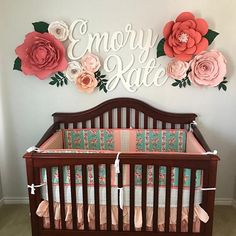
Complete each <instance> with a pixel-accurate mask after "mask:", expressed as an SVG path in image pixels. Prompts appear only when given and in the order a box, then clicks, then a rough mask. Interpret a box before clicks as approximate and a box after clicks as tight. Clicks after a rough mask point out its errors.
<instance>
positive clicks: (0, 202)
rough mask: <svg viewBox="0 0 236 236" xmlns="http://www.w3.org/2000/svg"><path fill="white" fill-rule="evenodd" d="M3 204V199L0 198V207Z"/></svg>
mask: <svg viewBox="0 0 236 236" xmlns="http://www.w3.org/2000/svg"><path fill="white" fill-rule="evenodd" d="M3 204H4V199H3V198H2V199H0V207H1V206H2V205H3Z"/></svg>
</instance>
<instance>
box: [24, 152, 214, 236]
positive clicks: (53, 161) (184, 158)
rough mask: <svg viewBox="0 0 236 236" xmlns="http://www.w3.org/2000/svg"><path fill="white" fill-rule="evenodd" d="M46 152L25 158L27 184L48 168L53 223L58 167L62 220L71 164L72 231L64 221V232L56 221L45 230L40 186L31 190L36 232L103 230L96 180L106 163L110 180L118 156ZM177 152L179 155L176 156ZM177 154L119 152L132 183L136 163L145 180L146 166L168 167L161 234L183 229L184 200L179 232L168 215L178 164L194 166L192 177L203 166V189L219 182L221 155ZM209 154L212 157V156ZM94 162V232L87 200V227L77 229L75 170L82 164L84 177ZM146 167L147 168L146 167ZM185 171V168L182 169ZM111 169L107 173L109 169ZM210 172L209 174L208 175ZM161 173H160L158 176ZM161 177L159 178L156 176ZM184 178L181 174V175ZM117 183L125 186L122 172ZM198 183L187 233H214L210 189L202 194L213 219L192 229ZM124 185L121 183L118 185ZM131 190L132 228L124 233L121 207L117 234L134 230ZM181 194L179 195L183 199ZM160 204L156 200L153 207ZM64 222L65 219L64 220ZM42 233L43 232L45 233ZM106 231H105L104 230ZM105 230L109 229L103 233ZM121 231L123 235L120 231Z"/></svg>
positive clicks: (193, 183) (84, 183)
mask: <svg viewBox="0 0 236 236" xmlns="http://www.w3.org/2000/svg"><path fill="white" fill-rule="evenodd" d="M89 155H90V156H89V158H88V154H44V153H28V154H26V155H25V156H24V157H25V159H26V164H27V177H28V184H29V185H31V184H32V183H33V184H35V185H37V184H40V174H39V172H40V169H41V168H46V169H47V177H48V178H47V181H48V182H47V185H48V194H49V213H50V222H54V220H53V215H54V213H53V191H52V182H51V181H50V180H51V174H50V172H51V171H50V170H51V168H52V167H58V171H59V185H60V204H61V216H62V219H65V212H64V211H63V209H64V207H65V199H64V198H63V180H62V176H63V173H62V167H63V166H65V165H67V166H69V167H70V170H71V172H70V178H71V197H72V212H73V230H71V231H68V230H66V226H65V223H63V224H62V231H61V230H60V232H59V230H55V225H54V223H51V226H50V230H43V227H42V221H41V219H40V218H39V217H37V215H36V214H35V212H36V209H37V207H38V204H39V203H40V201H41V197H40V191H39V190H38V189H37V190H36V194H35V195H32V194H31V191H30V189H29V198H30V209H31V220H32V232H33V235H34V236H36V235H49V234H50V232H51V233H52V234H51V235H54V233H55V232H57V234H56V233H55V235H64V234H63V233H62V232H63V230H64V231H65V232H67V233H68V234H65V235H74V234H73V232H74V233H75V232H77V233H85V232H86V235H96V232H97V233H99V231H100V226H99V224H100V222H99V217H97V216H99V214H100V212H99V204H98V203H99V182H98V181H96V179H97V180H98V177H99V176H98V175H99V171H98V168H99V165H100V164H105V165H106V174H107V179H109V171H108V170H109V169H110V167H111V165H113V164H114V160H115V157H116V155H115V154H89ZM176 155H177V156H176ZM176 155H167V154H164V155H163V154H148V157H147V155H146V154H143V153H139V154H132V153H127V154H126V153H122V154H121V155H120V165H121V169H122V165H126V164H128V165H130V173H131V177H130V181H131V183H130V186H133V184H132V183H133V181H134V177H132V174H133V172H134V166H135V165H142V169H143V172H142V175H143V176H144V178H143V179H146V176H147V173H146V172H145V169H146V167H147V165H153V166H154V168H155V169H156V170H158V168H159V167H160V166H165V167H166V168H167V169H166V173H167V176H166V181H167V182H166V198H167V199H166V205H165V209H166V211H167V213H166V216H165V222H166V223H165V231H164V232H158V228H157V227H156V226H155V225H153V230H154V231H156V232H155V233H156V234H157V235H158V234H159V233H160V234H161V235H166V236H167V235H176V236H177V235H181V229H180V219H181V217H180V209H181V208H182V203H181V200H178V207H177V209H178V210H177V214H178V216H177V229H176V232H174V233H173V232H172V234H171V232H170V231H169V217H170V186H171V168H173V167H177V168H179V169H180V173H182V172H183V168H189V169H191V173H192V176H194V174H195V172H196V170H198V169H201V170H203V171H204V174H203V176H204V179H203V187H204V188H210V187H211V188H215V184H216V167H217V161H218V157H217V156H214V155H207V156H205V155H204V156H203V155H181V154H176ZM209 157H210V158H209ZM91 164H92V165H94V179H95V183H94V185H95V219H96V222H95V224H96V228H95V231H92V232H91V231H89V228H88V219H87V215H86V214H85V212H87V211H86V209H88V202H86V200H85V201H84V202H83V206H84V216H83V218H84V230H82V231H81V230H78V229H77V225H76V216H77V213H76V199H75V197H74V196H75V171H74V167H75V165H82V172H83V176H86V167H87V165H91ZM143 167H145V168H143ZM181 170H182V171H181ZM107 171H108V172H107ZM209 173H210V174H209ZM158 176H159V175H158ZM156 178H158V177H156ZM156 178H155V179H154V194H155V196H154V199H156V198H157V199H158V179H156ZM179 178H180V179H181V178H183V176H182V177H181V174H180V176H179ZM118 183H119V184H120V185H122V175H120V174H119V176H118ZM82 185H83V189H87V182H86V181H84V180H83V183H82ZM193 185H194V186H195V180H194V178H192V181H191V187H190V205H189V207H190V209H192V210H191V211H190V213H189V217H190V222H189V232H188V233H189V234H188V235H211V233H212V232H211V230H212V223H213V209H214V196H215V193H214V191H209V192H204V193H203V202H202V207H203V208H204V209H205V210H206V211H207V213H208V214H209V217H210V220H209V222H208V223H207V224H203V223H202V224H201V233H193V231H192V222H193V207H194V195H193V194H194V187H193ZM119 187H122V186H119ZM106 188H107V189H108V190H110V188H111V186H110V183H109V182H107V183H106ZM146 188H147V185H146V183H145V182H142V189H145V190H146ZM179 188H180V189H181V188H183V186H181V185H180V186H179ZM130 191H131V193H130V209H131V213H130V223H131V225H130V231H129V232H124V231H123V219H122V211H121V210H119V211H118V214H119V217H118V219H119V229H118V232H117V231H112V234H113V233H114V234H117V235H122V234H129V235H132V234H130V233H132V232H133V233H134V232H135V231H134V221H133V216H134V192H132V191H134V188H132V187H131V190H130ZM145 192H146V191H142V202H146V198H147V196H146V193H145ZM87 194H88V193H87V192H86V191H83V199H87ZM180 197H182V196H181V194H180V195H179V197H178V198H179V199H180ZM106 199H107V206H108V208H107V217H108V219H107V220H108V221H107V222H109V224H111V215H110V214H109V212H110V211H111V196H110V194H109V191H108V192H107V196H106ZM155 204H157V203H156V202H155V201H154V206H155ZM142 212H143V213H142V216H143V220H144V221H143V222H145V219H146V218H145V217H146V204H143V205H142ZM157 218H158V215H157V213H156V214H155V213H154V214H153V219H155V220H156V219H157ZM62 222H63V221H62ZM109 230H111V225H110V226H107V231H109ZM42 232H43V233H42ZM102 233H103V232H102ZM104 233H106V232H104ZM119 233H120V234H119ZM135 233H138V234H140V235H146V234H149V235H151V234H152V233H151V232H147V231H146V227H144V225H143V227H142V231H141V232H135Z"/></svg>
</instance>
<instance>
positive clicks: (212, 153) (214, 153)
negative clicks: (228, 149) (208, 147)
mask: <svg viewBox="0 0 236 236" xmlns="http://www.w3.org/2000/svg"><path fill="white" fill-rule="evenodd" d="M217 153H218V152H217V150H214V151H213V152H204V153H203V154H205V155H208V154H210V155H217Z"/></svg>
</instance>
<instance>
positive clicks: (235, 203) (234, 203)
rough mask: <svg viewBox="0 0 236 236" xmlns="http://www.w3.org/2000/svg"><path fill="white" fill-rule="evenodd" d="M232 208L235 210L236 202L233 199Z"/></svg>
mask: <svg viewBox="0 0 236 236" xmlns="http://www.w3.org/2000/svg"><path fill="white" fill-rule="evenodd" d="M233 207H234V208H236V200H235V199H233Z"/></svg>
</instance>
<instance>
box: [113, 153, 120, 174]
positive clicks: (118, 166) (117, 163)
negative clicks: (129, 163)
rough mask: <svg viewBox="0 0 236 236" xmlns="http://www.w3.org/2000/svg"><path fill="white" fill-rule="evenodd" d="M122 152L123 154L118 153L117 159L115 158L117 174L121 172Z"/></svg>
mask: <svg viewBox="0 0 236 236" xmlns="http://www.w3.org/2000/svg"><path fill="white" fill-rule="evenodd" d="M120 154H121V152H118V153H117V155H116V160H115V163H114V166H115V172H116V174H119V173H120V159H119V156H120Z"/></svg>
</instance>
